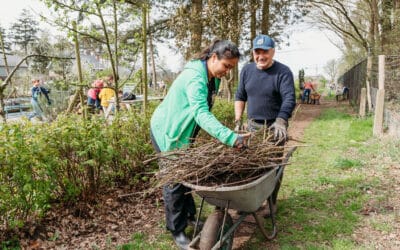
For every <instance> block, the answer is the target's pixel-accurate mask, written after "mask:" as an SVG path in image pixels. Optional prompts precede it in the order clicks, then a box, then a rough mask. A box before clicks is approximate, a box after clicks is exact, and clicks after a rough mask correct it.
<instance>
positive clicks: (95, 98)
mask: <svg viewBox="0 0 400 250" xmlns="http://www.w3.org/2000/svg"><path fill="white" fill-rule="evenodd" d="M103 87H104V82H103V80H101V79H98V80H96V81H94V82H93V83H92V88H90V89H89V90H88V93H87V97H88V99H87V105H89V106H92V107H94V108H95V109H96V110H100V109H101V105H100V98H99V94H100V91H101V89H102V88H103Z"/></svg>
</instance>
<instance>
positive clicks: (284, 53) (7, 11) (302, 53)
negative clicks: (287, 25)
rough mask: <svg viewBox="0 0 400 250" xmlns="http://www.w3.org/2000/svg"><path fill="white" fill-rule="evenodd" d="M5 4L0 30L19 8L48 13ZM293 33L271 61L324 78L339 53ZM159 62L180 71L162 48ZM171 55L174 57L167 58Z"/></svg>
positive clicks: (26, 3) (24, 0) (312, 35)
mask: <svg viewBox="0 0 400 250" xmlns="http://www.w3.org/2000/svg"><path fill="white" fill-rule="evenodd" d="M1 2H7V4H4V3H3V5H2V7H1V8H0V23H1V25H2V26H3V27H6V28H9V26H10V24H11V23H13V22H15V21H16V20H17V18H18V17H19V15H20V13H21V11H22V9H23V8H27V9H29V10H31V11H32V12H33V13H44V14H45V15H46V13H48V10H47V8H46V7H45V5H44V4H43V3H42V2H40V1H39V0H12V1H6V0H1ZM43 25H44V27H45V29H48V28H49V25H48V24H43ZM292 29H296V31H295V32H293V33H292V35H291V37H290V38H289V41H290V46H289V47H283V48H277V50H276V52H275V59H276V60H278V61H280V62H281V63H284V64H286V65H287V66H289V67H290V69H291V70H292V71H293V74H294V75H295V76H297V75H298V72H299V70H300V69H304V71H305V74H306V76H307V75H308V76H312V75H317V74H324V75H326V74H325V72H324V70H323V68H324V66H325V64H326V63H327V61H329V60H331V59H338V58H340V56H341V52H340V50H339V49H338V48H337V47H335V46H334V45H333V44H332V43H331V42H330V41H329V39H328V38H327V35H328V34H326V33H324V32H322V31H320V30H317V29H315V28H312V27H307V25H298V26H296V27H292ZM159 51H162V52H163V53H161V57H162V58H161V60H162V61H163V63H165V64H166V65H169V66H170V69H171V70H172V71H174V72H177V71H179V70H180V69H181V67H182V63H179V60H181V58H182V57H181V56H177V55H175V54H176V53H175V52H171V51H168V50H167V49H166V46H164V47H163V48H162V49H159ZM171 54H172V55H175V56H171Z"/></svg>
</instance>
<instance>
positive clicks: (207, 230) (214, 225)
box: [199, 211, 233, 250]
mask: <svg viewBox="0 0 400 250" xmlns="http://www.w3.org/2000/svg"><path fill="white" fill-rule="evenodd" d="M223 221H224V213H223V212H222V211H215V212H214V213H212V214H211V215H210V216H208V218H207V220H206V222H205V223H204V226H203V230H202V231H201V233H200V243H199V247H200V250H210V249H212V248H213V246H214V245H215V244H216V243H217V242H218V241H219V240H220V238H221V233H222V235H223V234H225V233H226V232H227V231H228V230H229V228H230V227H232V225H233V222H232V217H231V216H230V215H229V214H227V216H226V221H225V225H224V228H223V229H222V223H223ZM232 245H233V234H232V235H230V236H229V238H228V239H227V240H226V241H225V242H224V243H223V245H222V246H221V247H220V248H219V249H224V250H230V249H232Z"/></svg>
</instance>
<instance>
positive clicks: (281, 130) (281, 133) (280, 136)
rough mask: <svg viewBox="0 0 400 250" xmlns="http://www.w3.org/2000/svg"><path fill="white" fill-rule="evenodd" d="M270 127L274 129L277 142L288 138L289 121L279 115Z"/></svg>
mask: <svg viewBox="0 0 400 250" xmlns="http://www.w3.org/2000/svg"><path fill="white" fill-rule="evenodd" d="M269 128H270V129H272V130H273V131H274V139H275V140H277V143H279V142H282V141H286V140H287V121H285V120H284V119H282V118H279V117H278V118H276V120H275V122H274V123H272V125H271V126H270V127H269Z"/></svg>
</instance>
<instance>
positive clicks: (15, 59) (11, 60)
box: [0, 55, 28, 68]
mask: <svg viewBox="0 0 400 250" xmlns="http://www.w3.org/2000/svg"><path fill="white" fill-rule="evenodd" d="M6 57H7V64H8V66H9V67H10V68H13V67H14V66H15V65H17V64H18V63H19V62H20V61H21V59H22V57H20V56H16V55H6ZM0 67H5V64H4V59H3V55H0ZM20 67H22V68H28V65H27V64H26V62H23V63H22V64H21V66H20Z"/></svg>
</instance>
